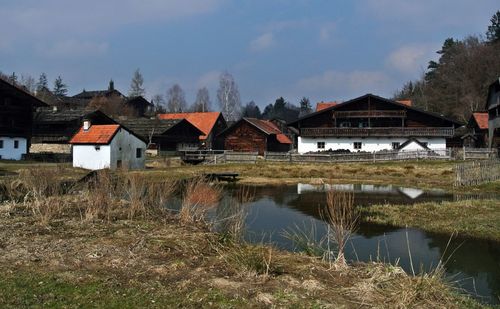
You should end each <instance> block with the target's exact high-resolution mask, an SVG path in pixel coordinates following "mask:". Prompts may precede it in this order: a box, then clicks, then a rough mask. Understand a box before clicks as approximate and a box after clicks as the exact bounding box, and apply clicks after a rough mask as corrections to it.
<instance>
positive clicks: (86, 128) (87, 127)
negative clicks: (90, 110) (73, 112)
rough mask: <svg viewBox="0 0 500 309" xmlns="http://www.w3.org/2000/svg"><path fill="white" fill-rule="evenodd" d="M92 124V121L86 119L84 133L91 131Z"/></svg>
mask: <svg viewBox="0 0 500 309" xmlns="http://www.w3.org/2000/svg"><path fill="white" fill-rule="evenodd" d="M91 125H92V124H91V123H90V119H84V120H83V131H88V130H89V129H90V126H91Z"/></svg>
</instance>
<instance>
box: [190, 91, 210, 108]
mask: <svg viewBox="0 0 500 309" xmlns="http://www.w3.org/2000/svg"><path fill="white" fill-rule="evenodd" d="M211 104H212V103H211V102H210V94H209V92H208V89H207V87H203V88H201V89H198V92H197V93H196V100H195V101H194V103H193V106H192V107H191V110H192V111H193V112H208V111H210V105H211Z"/></svg>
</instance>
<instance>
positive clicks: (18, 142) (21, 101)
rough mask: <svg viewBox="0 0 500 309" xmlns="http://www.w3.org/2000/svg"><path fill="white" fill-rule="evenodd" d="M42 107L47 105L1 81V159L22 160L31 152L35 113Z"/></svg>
mask: <svg viewBox="0 0 500 309" xmlns="http://www.w3.org/2000/svg"><path fill="white" fill-rule="evenodd" d="M42 106H47V105H46V104H45V103H44V102H42V101H41V100H39V99H37V98H36V97H34V96H32V95H31V94H29V93H28V92H26V91H24V90H22V89H20V88H18V87H16V86H13V85H11V84H10V83H8V82H7V81H4V80H2V79H0V159H7V160H20V159H22V157H23V155H25V154H27V153H28V152H29V147H30V143H31V135H32V133H31V132H32V126H33V112H34V110H35V108H36V107H42Z"/></svg>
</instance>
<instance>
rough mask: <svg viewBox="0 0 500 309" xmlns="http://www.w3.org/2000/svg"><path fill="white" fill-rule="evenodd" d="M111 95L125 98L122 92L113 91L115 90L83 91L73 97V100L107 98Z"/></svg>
mask: <svg viewBox="0 0 500 309" xmlns="http://www.w3.org/2000/svg"><path fill="white" fill-rule="evenodd" d="M111 95H118V96H120V97H125V96H124V95H123V94H122V93H121V92H120V91H118V90H116V89H113V90H108V89H106V90H91V91H87V90H83V91H82V92H80V93H78V94H76V95H74V96H73V98H79V99H89V100H91V99H93V98H95V97H107V96H111Z"/></svg>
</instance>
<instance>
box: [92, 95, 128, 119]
mask: <svg viewBox="0 0 500 309" xmlns="http://www.w3.org/2000/svg"><path fill="white" fill-rule="evenodd" d="M88 108H89V109H94V108H95V109H98V110H100V111H101V112H103V113H105V114H106V115H109V116H127V117H136V116H137V112H136V111H135V110H134V109H133V108H132V107H130V106H128V105H127V104H126V103H125V101H124V100H123V98H121V97H119V96H109V97H104V96H100V97H95V98H93V99H92V100H91V101H90V103H89V105H88Z"/></svg>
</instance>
